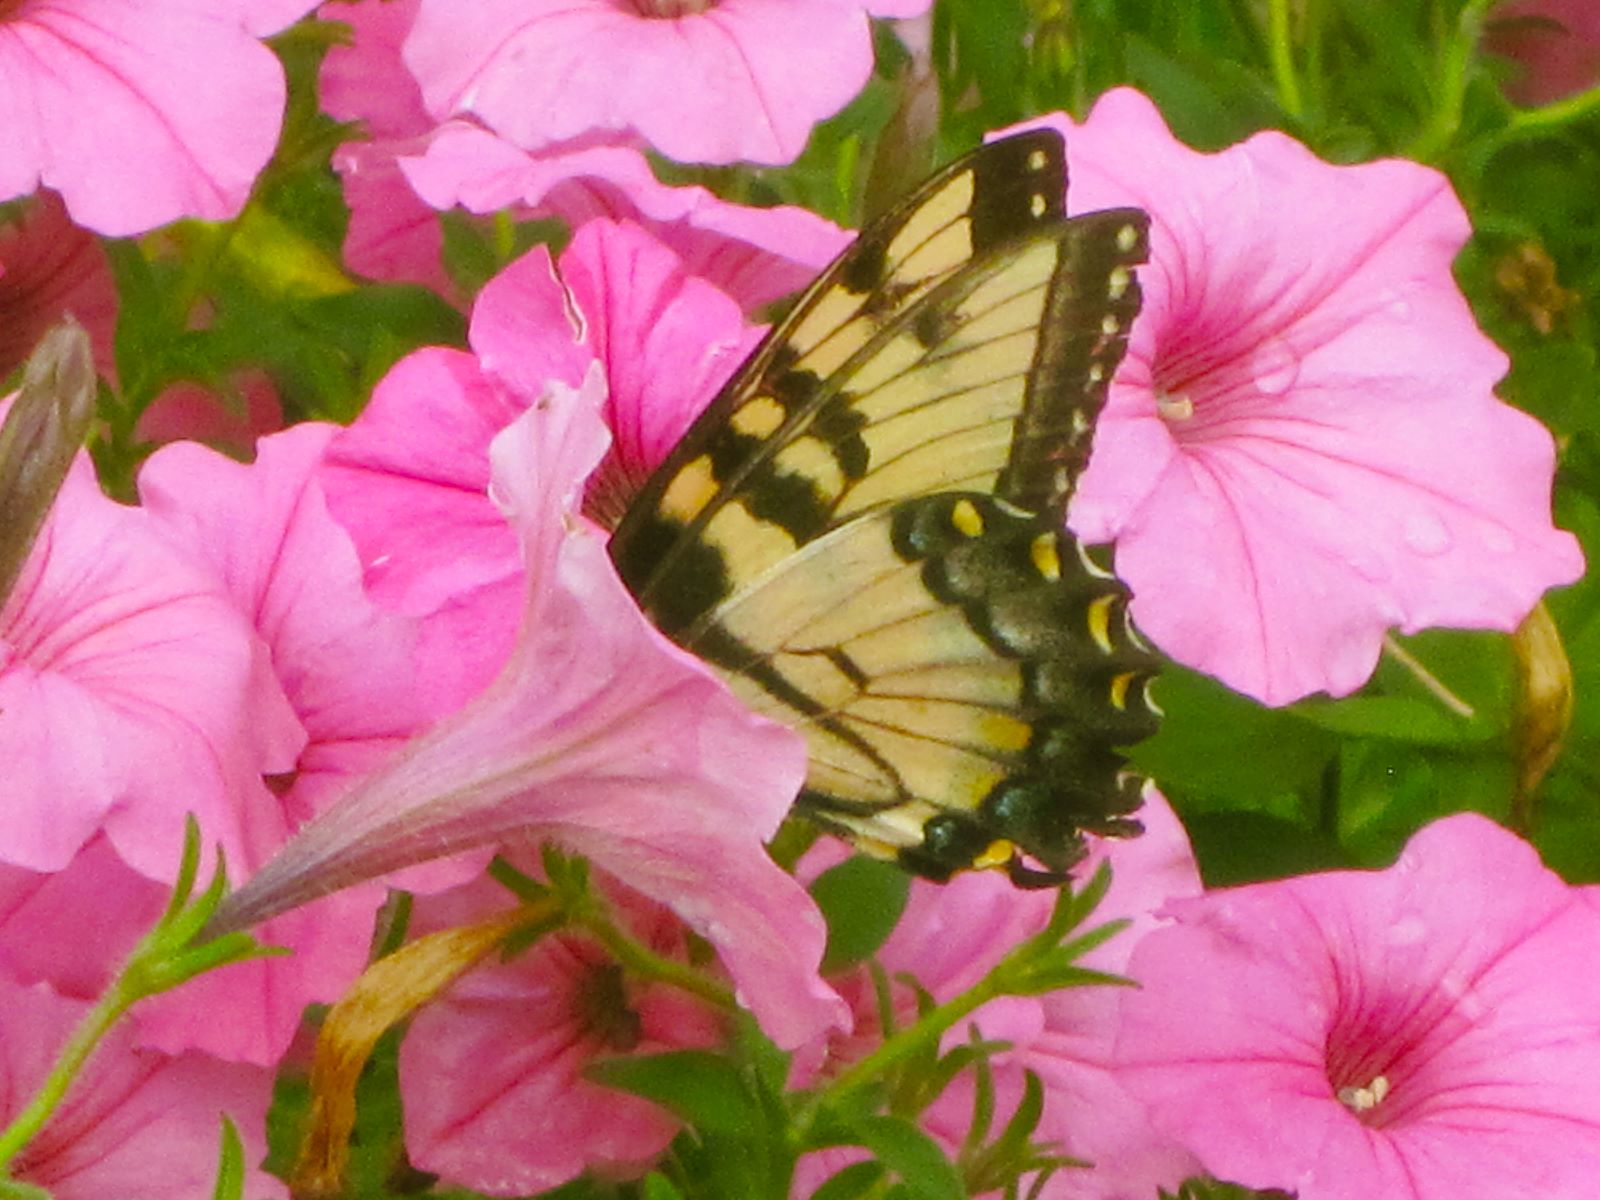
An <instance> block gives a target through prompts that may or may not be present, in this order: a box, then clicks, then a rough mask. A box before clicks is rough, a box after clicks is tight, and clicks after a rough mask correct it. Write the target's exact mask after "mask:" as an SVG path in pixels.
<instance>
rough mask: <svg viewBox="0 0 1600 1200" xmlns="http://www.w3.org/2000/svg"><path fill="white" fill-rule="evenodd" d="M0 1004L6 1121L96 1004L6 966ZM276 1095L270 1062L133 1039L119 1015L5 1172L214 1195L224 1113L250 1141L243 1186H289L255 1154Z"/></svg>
mask: <svg viewBox="0 0 1600 1200" xmlns="http://www.w3.org/2000/svg"><path fill="white" fill-rule="evenodd" d="M81 951H82V946H81V945H80V952H81ZM0 1005H3V1006H4V1009H5V1013H6V1019H5V1021H4V1022H0V1096H3V1097H4V1101H3V1103H0V1123H4V1122H9V1121H10V1120H11V1119H12V1118H14V1117H16V1116H17V1115H18V1113H19V1112H20V1110H21V1106H22V1105H23V1104H24V1103H25V1102H26V1101H27V1100H28V1099H29V1098H30V1097H31V1096H32V1094H33V1093H34V1091H35V1090H36V1089H37V1088H38V1086H39V1085H40V1083H42V1082H43V1080H44V1078H45V1074H46V1072H47V1071H48V1070H49V1068H50V1066H51V1065H52V1063H53V1061H54V1059H55V1057H56V1055H57V1054H58V1053H59V1052H60V1050H61V1047H62V1045H63V1043H64V1042H65V1041H66V1038H67V1036H68V1034H69V1033H70V1032H71V1031H72V1029H73V1027H74V1026H75V1025H76V1024H77V1022H78V1021H79V1020H80V1019H81V1018H82V1017H83V1015H84V1014H85V1013H86V1012H87V1011H88V1009H89V1003H88V1001H85V1000H75V999H69V998H67V997H64V996H61V995H58V994H57V993H56V992H55V991H53V990H52V989H51V988H50V987H49V986H48V985H47V984H42V983H40V984H34V985H32V986H31V987H30V986H24V985H22V984H20V983H18V982H16V981H15V980H14V979H13V978H11V977H10V975H9V974H8V973H7V972H6V971H5V970H4V969H3V968H0ZM271 1095H272V1074H271V1072H270V1071H268V1070H266V1069H264V1068H261V1067H250V1066H242V1065H239V1064H236V1063H224V1062H219V1061H217V1060H215V1059H211V1058H207V1057H206V1056H204V1055H201V1054H193V1053H191V1054H184V1055H181V1056H176V1057H174V1056H169V1055H165V1054H160V1053H158V1052H156V1051H153V1050H143V1049H138V1048H136V1047H135V1046H134V1045H133V1044H132V1041H131V1036H130V1034H129V1032H128V1029H127V1027H126V1026H121V1027H118V1028H116V1029H113V1030H112V1031H111V1033H110V1034H109V1035H108V1036H107V1038H106V1040H105V1041H104V1042H102V1043H101V1045H100V1047H99V1049H98V1050H97V1051H96V1053H95V1055H94V1057H93V1058H92V1059H91V1060H90V1061H89V1064H88V1065H87V1066H86V1067H85V1069H84V1071H83V1073H82V1075H80V1076H79V1078H78V1079H77V1080H76V1081H75V1083H74V1085H73V1087H72V1089H71V1090H70V1091H69V1092H68V1093H67V1096H66V1099H65V1100H64V1102H63V1104H62V1106H61V1108H60V1109H58V1110H57V1111H56V1114H55V1116H54V1117H52V1118H51V1120H50V1122H49V1123H48V1124H46V1125H45V1127H44V1128H43V1129H42V1130H41V1131H40V1133H39V1135H38V1136H37V1137H35V1138H34V1140H33V1141H32V1142H30V1143H29V1144H28V1145H27V1147H25V1148H24V1150H23V1151H22V1153H21V1154H20V1155H19V1156H18V1157H17V1158H16V1159H14V1160H13V1161H12V1163H11V1164H10V1171H9V1172H8V1174H9V1176H10V1177H11V1178H14V1179H16V1180H18V1181H19V1182H21V1183H24V1184H32V1185H33V1186H35V1187H38V1188H44V1189H47V1190H48V1192H49V1194H50V1195H51V1196H53V1197H55V1198H56V1200H101V1198H102V1197H106V1196H116V1197H118V1198H119V1200H172V1198H174V1197H200V1196H209V1195H211V1193H212V1185H213V1181H214V1180H215V1178H216V1173H217V1160H218V1150H219V1148H220V1146H221V1136H222V1119H223V1116H224V1114H226V1115H227V1116H229V1117H231V1118H232V1120H233V1122H234V1124H235V1125H236V1126H237V1128H238V1130H239V1135H240V1138H241V1140H242V1141H243V1142H244V1146H245V1153H244V1174H245V1180H244V1187H245V1194H246V1195H249V1196H251V1197H265V1196H283V1195H285V1194H286V1192H285V1189H284V1187H283V1185H282V1184H281V1183H280V1182H278V1181H277V1180H276V1179H274V1178H272V1177H271V1176H270V1175H268V1174H266V1173H265V1172H264V1171H262V1170H261V1169H260V1168H259V1167H258V1166H257V1165H256V1164H257V1163H259V1162H260V1161H261V1157H262V1155H263V1153H264V1152H265V1149H266V1144H265V1143H266V1137H265V1130H266V1111H267V1102H268V1100H269V1099H270V1098H271Z"/></svg>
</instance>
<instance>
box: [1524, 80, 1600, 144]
mask: <svg viewBox="0 0 1600 1200" xmlns="http://www.w3.org/2000/svg"><path fill="white" fill-rule="evenodd" d="M1597 110H1600V87H1592V88H1590V89H1589V90H1588V91H1586V92H1579V93H1578V94H1577V95H1576V96H1568V97H1567V98H1566V99H1565V100H1557V101H1555V102H1554V103H1553V104H1544V105H1541V106H1540V107H1538V108H1519V109H1517V111H1516V113H1515V114H1514V115H1513V116H1512V118H1511V128H1512V130H1513V131H1515V132H1518V133H1521V132H1524V131H1532V130H1541V129H1548V128H1550V127H1551V126H1552V125H1563V124H1565V123H1566V122H1568V121H1573V120H1577V119H1578V118H1579V117H1585V116H1588V115H1589V114H1590V113H1592V112H1595V111H1597Z"/></svg>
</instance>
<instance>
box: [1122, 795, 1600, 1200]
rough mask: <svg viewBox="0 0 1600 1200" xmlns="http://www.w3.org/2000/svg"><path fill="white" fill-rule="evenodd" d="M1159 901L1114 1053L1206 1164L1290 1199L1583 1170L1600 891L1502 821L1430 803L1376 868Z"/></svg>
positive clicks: (1595, 1153)
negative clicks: (1550, 861) (1293, 1194)
mask: <svg viewBox="0 0 1600 1200" xmlns="http://www.w3.org/2000/svg"><path fill="white" fill-rule="evenodd" d="M1163 915H1165V916H1168V917H1170V918H1171V919H1172V920H1173V922H1174V924H1173V925H1171V926H1170V927H1168V928H1166V929H1159V930H1157V931H1155V932H1154V933H1151V934H1150V935H1149V936H1147V937H1146V938H1145V939H1144V940H1143V941H1141V942H1140V943H1139V945H1138V947H1137V949H1136V950H1135V952H1134V955H1133V959H1132V961H1131V962H1130V964H1129V972H1130V974H1132V975H1133V976H1134V977H1135V978H1137V979H1138V980H1139V981H1140V982H1141V984H1142V985H1143V986H1142V988H1141V990H1140V991H1138V992H1136V993H1132V994H1130V995H1129V996H1127V997H1126V998H1125V1000H1124V1002H1123V1023H1122V1028H1121V1030H1120V1032H1119V1034H1118V1039H1117V1046H1116V1058H1117V1061H1118V1064H1119V1073H1120V1076H1121V1078H1122V1079H1123V1081H1124V1083H1125V1084H1126V1085H1127V1086H1128V1087H1129V1088H1130V1090H1132V1091H1133V1092H1135V1094H1137V1095H1138V1096H1139V1097H1140V1098H1141V1099H1142V1100H1143V1101H1144V1102H1145V1103H1146V1104H1147V1105H1148V1106H1149V1107H1150V1110H1151V1113H1152V1115H1153V1116H1154V1118H1155V1120H1156V1122H1157V1124H1158V1125H1160V1126H1161V1127H1162V1128H1164V1129H1165V1130H1166V1132H1167V1133H1169V1134H1170V1135H1172V1136H1173V1137H1174V1138H1176V1139H1178V1140H1179V1141H1180V1142H1182V1143H1184V1144H1186V1145H1188V1146H1189V1147H1190V1148H1191V1149H1192V1150H1193V1151H1194V1152H1195V1153H1196V1154H1198V1155H1199V1156H1200V1157H1201V1158H1203V1159H1204V1161H1205V1163H1206V1166H1207V1167H1208V1168H1209V1169H1210V1170H1211V1171H1212V1172H1213V1173H1215V1174H1217V1175H1220V1176H1222V1177H1225V1178H1229V1179H1234V1180H1238V1181H1240V1182H1242V1183H1245V1184H1247V1185H1249V1186H1252V1187H1258V1188H1261V1187H1280V1188H1287V1189H1290V1190H1294V1191H1297V1192H1298V1195H1299V1196H1300V1198H1301V1200H1358V1198H1360V1200H1366V1198H1368V1197H1372V1196H1384V1197H1386V1198H1391V1200H1425V1198H1431V1197H1435V1196H1451V1197H1456V1198H1458V1200H1503V1197H1505V1196H1508V1195H1527V1196H1574V1197H1576V1196H1581V1195H1585V1194H1587V1192H1588V1191H1589V1189H1590V1188H1591V1187H1592V1184H1593V1180H1594V1178H1595V1173H1596V1171H1597V1170H1600V1012H1597V1011H1596V1008H1595V1005H1594V1001H1593V981H1594V980H1595V979H1596V978H1600V911H1597V909H1596V908H1595V907H1594V906H1593V905H1591V904H1588V903H1585V901H1584V899H1583V897H1582V896H1581V894H1580V892H1579V890H1578V889H1574V888H1570V887H1568V886H1567V885H1566V884H1565V883H1563V882H1562V881H1561V880H1560V879H1559V878H1558V877H1556V876H1555V875H1554V874H1553V873H1551V872H1550V871H1549V870H1547V869H1546V868H1545V867H1544V866H1543V865H1542V864H1541V863H1540V862H1539V859H1538V855H1537V854H1535V853H1534V851H1533V849H1532V848H1531V847H1530V846H1528V845H1527V844H1526V843H1524V842H1522V841H1521V840H1520V839H1518V838H1516V837H1514V836H1513V835H1512V834H1510V833H1508V832H1506V831H1505V830H1504V829H1501V828H1500V827H1499V826H1497V825H1494V824H1493V823H1492V822H1490V821H1487V820H1485V819H1484V818H1482V817H1479V816H1476V815H1460V816H1454V817H1448V818H1445V819H1444V820H1441V821H1436V822H1435V823H1434V824H1432V825H1430V826H1428V827H1427V828H1426V829H1424V830H1422V831H1421V832H1420V833H1418V834H1417V835H1416V836H1415V837H1413V838H1412V839H1411V841H1410V842H1409V843H1408V844H1407V846H1406V849H1405V851H1404V852H1403V853H1402V854H1401V856H1400V860H1399V861H1398V862H1397V863H1396V864H1395V865H1394V866H1393V867H1391V868H1389V869H1388V870H1386V871H1338V872H1329V873H1326V874H1321V875H1310V876H1302V877H1299V878H1295V879H1287V880H1282V881H1279V882H1275V883H1263V884H1255V885H1252V886H1249V887H1239V888H1227V889H1222V890H1219V891H1216V892H1212V893H1208V894H1207V895H1206V896H1204V897H1201V898H1198V899H1194V900H1185V901H1177V902H1174V903H1172V904H1170V905H1168V906H1167V908H1166V909H1165V910H1164V914H1163ZM1177 1010H1181V1011H1182V1012H1183V1013H1184V1019H1183V1020H1182V1021H1174V1020H1173V1019H1172V1013H1173V1012H1174V1011H1177ZM1219 1096H1226V1097H1228V1103H1226V1104H1220V1103H1217V1097H1219Z"/></svg>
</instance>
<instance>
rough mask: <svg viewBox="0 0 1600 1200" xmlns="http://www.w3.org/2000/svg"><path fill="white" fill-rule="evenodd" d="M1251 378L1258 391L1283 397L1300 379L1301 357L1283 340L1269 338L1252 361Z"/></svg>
mask: <svg viewBox="0 0 1600 1200" xmlns="http://www.w3.org/2000/svg"><path fill="white" fill-rule="evenodd" d="M1250 376H1251V379H1252V381H1253V382H1254V383H1255V386H1256V390H1257V391H1260V392H1261V393H1263V394H1264V395H1268V396H1281V395H1283V394H1284V393H1285V392H1287V391H1288V390H1289V389H1290V388H1292V387H1293V386H1294V384H1295V380H1297V379H1299V378H1300V359H1299V356H1298V355H1296V354H1295V352H1294V351H1293V350H1291V349H1289V345H1288V343H1287V342H1285V341H1284V340H1283V339H1282V338H1268V339H1267V340H1266V341H1264V342H1262V343H1261V347H1260V349H1258V350H1257V351H1256V352H1255V355H1254V356H1253V358H1252V359H1251V362H1250Z"/></svg>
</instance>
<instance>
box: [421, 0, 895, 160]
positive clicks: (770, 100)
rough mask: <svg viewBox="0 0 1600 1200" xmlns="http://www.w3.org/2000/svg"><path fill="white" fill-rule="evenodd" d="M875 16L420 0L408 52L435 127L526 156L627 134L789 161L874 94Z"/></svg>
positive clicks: (668, 4)
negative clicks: (485, 132)
mask: <svg viewBox="0 0 1600 1200" xmlns="http://www.w3.org/2000/svg"><path fill="white" fill-rule="evenodd" d="M895 7H896V8H898V9H900V10H904V11H909V10H910V9H911V8H912V7H913V6H912V5H910V4H900V5H896V6H895ZM921 7H923V8H926V7H927V6H926V4H924V5H922V6H921ZM867 8H868V6H866V5H864V4H861V3H851V2H847V0H632V2H630V3H627V4H618V3H613V2H611V0H483V2H480V3H478V4H474V5H471V6H469V7H466V8H463V7H462V6H460V5H456V4H452V3H450V2H449V0H442V2H441V0H422V7H421V9H420V10H419V12H418V15H417V23H416V25H415V27H414V28H413V29H412V31H411V35H410V36H409V37H408V38H407V39H406V46H405V57H406V63H407V65H408V66H409V67H410V68H411V71H412V74H414V75H415V76H416V78H417V81H418V83H419V84H420V85H421V87H422V94H423V97H424V100H425V102H426V103H427V106H428V109H429V111H430V112H432V113H433V114H434V115H435V116H436V117H439V118H440V119H445V118H448V117H451V116H454V115H457V114H463V113H470V114H472V115H474V116H476V117H477V118H479V119H480V120H482V121H483V122H484V123H485V124H486V125H488V126H489V128H491V129H493V130H494V131H495V132H496V133H498V134H500V135H501V136H503V137H505V138H506V139H507V140H509V141H510V142H512V143H514V144H515V145H517V146H521V147H523V148H524V149H529V150H537V149H540V148H541V147H544V146H546V145H549V144H550V143H552V142H560V141H566V140H569V139H572V138H576V137H581V136H583V135H584V134H588V133H592V132H605V133H614V132H626V133H634V134H637V135H638V136H640V137H643V138H644V139H645V140H646V141H648V142H649V143H650V144H651V145H652V146H653V147H655V148H656V149H657V150H659V151H661V153H663V154H665V155H667V156H668V157H669V158H675V159H678V160H679V161H681V162H703V163H731V162H739V161H747V162H757V163H771V164H777V163H787V162H792V161H793V160H794V159H795V158H796V157H798V156H799V154H800V151H801V150H803V149H804V148H805V143H806V139H807V137H808V136H809V135H810V132H811V127H812V126H813V125H815V124H816V123H817V122H818V121H820V120H822V119H823V118H825V117H830V116H832V115H833V114H834V113H836V112H838V111H839V110H840V109H841V108H843V107H844V106H845V105H846V104H847V103H848V102H849V101H850V100H851V99H852V98H853V97H854V96H855V95H856V93H857V92H859V91H860V90H861V88H862V87H863V86H864V85H865V84H866V82H867V78H868V76H869V75H870V74H871V71H872V63H873V52H872V34H871V26H870V22H869V20H868V12H867ZM904 11H902V13H901V14H900V15H904Z"/></svg>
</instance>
